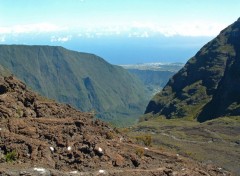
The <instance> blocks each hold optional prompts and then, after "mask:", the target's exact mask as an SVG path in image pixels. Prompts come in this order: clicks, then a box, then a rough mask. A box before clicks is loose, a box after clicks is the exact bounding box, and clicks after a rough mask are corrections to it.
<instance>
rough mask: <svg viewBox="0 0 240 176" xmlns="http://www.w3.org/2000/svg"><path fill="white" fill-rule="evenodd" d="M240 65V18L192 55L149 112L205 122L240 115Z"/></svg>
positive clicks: (148, 108) (151, 102)
mask: <svg viewBox="0 0 240 176" xmlns="http://www.w3.org/2000/svg"><path fill="white" fill-rule="evenodd" d="M239 68H240V18H239V19H238V21H236V22H235V23H233V24H232V25H230V26H229V27H227V28H226V29H224V30H223V31H222V32H221V33H220V34H219V35H218V36H217V37H216V38H215V39H213V40H212V41H211V42H209V43H207V44H206V45H205V46H204V47H203V48H202V49H201V50H200V51H199V52H198V53H197V54H196V55H195V56H194V57H193V58H191V59H190V60H189V61H188V62H187V63H186V65H185V66H184V68H183V69H181V70H180V71H179V72H178V73H177V74H176V75H174V76H173V77H172V78H171V79H170V81H169V82H168V84H167V85H166V86H165V87H164V89H163V91H161V92H160V93H158V94H157V95H155V96H154V98H153V99H152V100H151V101H150V102H149V104H148V106H147V108H146V111H145V113H146V114H147V113H150V114H151V113H152V114H156V115H162V116H164V117H166V118H183V117H184V118H189V119H195V118H196V119H198V121H201V122H203V121H206V120H209V119H213V118H216V117H220V116H231V115H240V96H239V95H240V89H239V86H240V70H239Z"/></svg>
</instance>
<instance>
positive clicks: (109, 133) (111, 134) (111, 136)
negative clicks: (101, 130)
mask: <svg viewBox="0 0 240 176" xmlns="http://www.w3.org/2000/svg"><path fill="white" fill-rule="evenodd" d="M113 138H114V134H113V132H111V131H109V132H107V133H106V139H113Z"/></svg>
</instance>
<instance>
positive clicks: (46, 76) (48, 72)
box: [0, 45, 148, 126]
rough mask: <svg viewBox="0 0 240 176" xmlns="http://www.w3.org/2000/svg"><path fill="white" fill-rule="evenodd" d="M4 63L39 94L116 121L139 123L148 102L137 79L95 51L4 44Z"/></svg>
mask: <svg viewBox="0 0 240 176" xmlns="http://www.w3.org/2000/svg"><path fill="white" fill-rule="evenodd" d="M0 64H1V65H2V66H3V67H5V68H7V69H9V70H10V71H11V72H12V73H13V74H14V75H16V76H17V77H18V78H19V79H21V80H22V81H24V82H25V83H26V84H27V86H29V87H30V88H31V89H32V90H34V91H37V92H38V93H40V94H41V95H43V96H46V97H48V98H51V99H55V100H57V101H59V102H63V103H68V104H71V105H72V106H74V107H76V108H78V109H79V110H81V111H87V112H89V111H92V110H94V111H95V112H96V117H98V118H101V119H102V120H105V121H108V122H111V123H113V124H115V125H120V126H123V125H131V124H133V123H136V122H137V118H138V116H139V115H140V114H142V113H143V111H144V109H145V106H146V104H147V98H148V97H147V94H146V92H145V90H144V86H143V84H142V83H141V81H140V80H139V79H137V78H136V77H135V76H134V75H132V74H130V73H129V72H128V71H127V70H125V69H123V68H121V67H119V66H114V65H111V64H109V63H107V62H106V61H105V60H103V59H102V58H100V57H98V56H95V55H93V54H87V53H80V52H75V51H70V50H67V49H64V48H62V47H51V46H26V45H0ZM0 69H1V67H0Z"/></svg>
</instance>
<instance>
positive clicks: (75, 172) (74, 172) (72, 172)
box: [69, 171, 78, 174]
mask: <svg viewBox="0 0 240 176" xmlns="http://www.w3.org/2000/svg"><path fill="white" fill-rule="evenodd" d="M69 173H70V174H77V173H78V171H71V172H69Z"/></svg>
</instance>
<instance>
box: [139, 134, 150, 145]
mask: <svg viewBox="0 0 240 176" xmlns="http://www.w3.org/2000/svg"><path fill="white" fill-rule="evenodd" d="M136 139H137V141H138V142H142V143H143V144H144V145H146V146H150V145H151V143H152V136H150V135H144V136H137V137H136Z"/></svg>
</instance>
